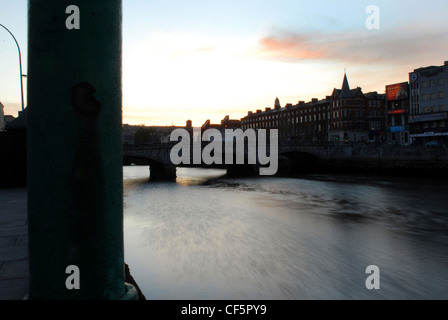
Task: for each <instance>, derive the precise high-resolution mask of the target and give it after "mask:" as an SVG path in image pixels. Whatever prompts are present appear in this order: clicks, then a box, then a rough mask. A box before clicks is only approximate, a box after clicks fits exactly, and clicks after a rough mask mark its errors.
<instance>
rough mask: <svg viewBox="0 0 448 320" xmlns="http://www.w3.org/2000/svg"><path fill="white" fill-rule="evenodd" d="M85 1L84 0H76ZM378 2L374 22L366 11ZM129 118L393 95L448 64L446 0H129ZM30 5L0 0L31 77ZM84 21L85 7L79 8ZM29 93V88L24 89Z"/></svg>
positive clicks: (6, 39)
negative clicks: (352, 93) (356, 93)
mask: <svg viewBox="0 0 448 320" xmlns="http://www.w3.org/2000/svg"><path fill="white" fill-rule="evenodd" d="M73 4H76V0H74V1H73ZM368 5H376V6H377V7H378V8H379V9H380V29H379V30H368V29H367V28H366V26H365V21H366V19H367V17H368V14H366V12H365V10H366V7H367V6H368ZM123 10H124V11H123V117H124V119H123V122H125V123H133V124H147V125H170V124H176V125H183V124H184V123H185V121H186V120H187V119H191V120H193V124H194V125H201V124H202V123H203V122H205V120H207V119H211V120H212V122H218V121H220V120H221V119H222V118H224V116H226V115H230V117H231V118H240V117H243V116H244V115H246V114H247V111H250V110H256V109H264V108H265V107H271V106H272V105H273V103H274V100H275V98H276V97H277V96H278V97H279V99H280V101H281V104H282V105H283V106H284V105H285V104H286V103H296V102H297V101H298V100H305V101H307V100H309V99H311V98H313V97H316V98H323V97H325V96H326V95H329V94H331V92H332V90H333V88H334V87H338V88H339V87H340V85H341V83H342V77H343V73H344V68H346V69H347V75H348V79H349V82H350V85H351V86H352V87H357V86H360V87H362V89H363V91H364V92H368V91H378V92H384V87H385V85H387V84H391V83H397V82H402V81H407V79H408V73H409V72H411V71H412V70H413V69H415V68H418V67H421V66H427V65H441V64H443V62H444V61H445V60H448V54H447V52H448V50H447V49H448V48H447V47H448V42H447V41H446V39H447V35H448V22H446V12H448V2H446V1H439V0H427V1H414V0H411V1H409V0H408V1H404V0H395V1H363V0H351V1H334V0H333V1H317V0H316V1H302V0H280V1H279V0H277V1H274V0H239V1H236V0H226V1H223V0H123ZM26 17H27V1H25V0H0V23H1V24H4V25H5V26H7V27H8V28H9V29H10V30H11V31H12V32H13V33H14V35H15V36H16V38H17V40H18V41H19V43H20V46H21V49H22V56H23V68H24V73H26V69H27V68H26V51H27V47H26V42H27V30H26V26H27V21H26ZM81 19H82V8H81ZM25 89H26V88H25ZM0 101H1V102H2V103H3V104H4V105H5V107H6V113H9V114H13V115H16V113H17V111H18V110H19V109H20V83H19V71H18V58H17V48H16V47H15V44H14V42H13V40H12V39H11V37H10V35H9V34H8V33H7V32H6V31H4V30H3V29H1V30H0Z"/></svg>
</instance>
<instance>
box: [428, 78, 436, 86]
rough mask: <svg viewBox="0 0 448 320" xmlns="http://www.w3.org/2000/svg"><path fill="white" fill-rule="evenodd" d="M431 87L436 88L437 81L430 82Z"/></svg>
mask: <svg viewBox="0 0 448 320" xmlns="http://www.w3.org/2000/svg"><path fill="white" fill-rule="evenodd" d="M429 85H430V86H431V87H433V86H435V85H436V80H435V79H433V80H430V81H429Z"/></svg>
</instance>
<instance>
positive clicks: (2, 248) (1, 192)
mask: <svg viewBox="0 0 448 320" xmlns="http://www.w3.org/2000/svg"><path fill="white" fill-rule="evenodd" d="M26 200H27V194H26V189H0V300H22V299H24V298H25V297H26V295H27V294H28V288H29V270H28V265H29V261H28V226H27V207H26V203H27V202H26Z"/></svg>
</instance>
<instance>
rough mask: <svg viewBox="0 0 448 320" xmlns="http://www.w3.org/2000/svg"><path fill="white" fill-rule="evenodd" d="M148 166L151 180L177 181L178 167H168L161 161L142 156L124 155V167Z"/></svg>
mask: <svg viewBox="0 0 448 320" xmlns="http://www.w3.org/2000/svg"><path fill="white" fill-rule="evenodd" d="M131 164H136V165H147V166H149V180H150V181H161V180H176V167H175V166H167V165H166V164H165V163H163V162H162V161H160V160H156V159H152V158H149V157H146V156H141V155H124V156H123V165H131Z"/></svg>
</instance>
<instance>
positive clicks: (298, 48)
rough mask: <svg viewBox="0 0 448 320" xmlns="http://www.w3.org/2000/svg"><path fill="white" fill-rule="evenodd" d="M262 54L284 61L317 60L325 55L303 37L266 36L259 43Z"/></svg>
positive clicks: (290, 35)
mask: <svg viewBox="0 0 448 320" xmlns="http://www.w3.org/2000/svg"><path fill="white" fill-rule="evenodd" d="M259 44H260V46H261V48H262V52H264V53H266V54H267V55H268V56H269V55H270V56H272V57H282V58H284V59H291V60H295V59H318V58H323V57H324V56H325V53H324V52H322V51H320V50H319V48H316V47H315V46H314V45H313V43H312V41H310V39H308V37H306V36H303V35H294V34H288V35H286V36H285V35H282V36H268V37H265V38H262V39H261V40H260V41H259Z"/></svg>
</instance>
